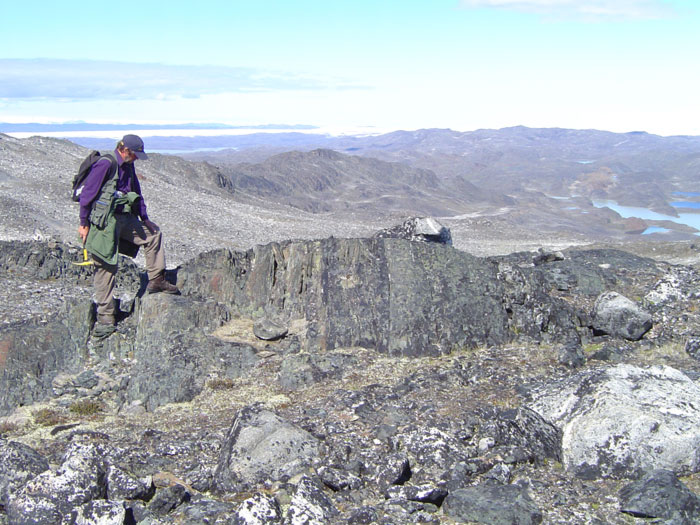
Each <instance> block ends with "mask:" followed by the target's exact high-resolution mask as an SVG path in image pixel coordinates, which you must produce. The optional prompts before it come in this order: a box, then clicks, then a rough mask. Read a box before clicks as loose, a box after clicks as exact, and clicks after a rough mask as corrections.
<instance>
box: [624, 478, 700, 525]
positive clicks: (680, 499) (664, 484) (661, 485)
mask: <svg viewBox="0 0 700 525" xmlns="http://www.w3.org/2000/svg"><path fill="white" fill-rule="evenodd" d="M620 510H621V511H622V512H624V513H626V514H630V515H632V516H635V517H638V518H666V519H672V518H673V519H676V520H679V523H698V522H700V498H698V496H697V495H696V494H694V493H693V492H692V491H691V490H690V489H688V487H687V486H685V484H683V483H682V482H681V481H680V480H679V479H678V478H677V477H676V475H675V474H674V473H673V472H672V471H670V470H655V471H653V472H650V473H649V474H647V475H646V476H644V477H643V478H641V479H640V480H638V481H634V482H632V483H630V484H629V485H626V486H624V487H622V489H621V490H620Z"/></svg>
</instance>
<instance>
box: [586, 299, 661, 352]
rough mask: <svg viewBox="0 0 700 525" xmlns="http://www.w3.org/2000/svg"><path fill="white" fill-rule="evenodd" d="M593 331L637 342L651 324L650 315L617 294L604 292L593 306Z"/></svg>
mask: <svg viewBox="0 0 700 525" xmlns="http://www.w3.org/2000/svg"><path fill="white" fill-rule="evenodd" d="M592 317H593V329H594V330H595V331H596V332H599V333H603V334H609V335H612V336H616V337H624V338H625V339H629V340H630V341H638V340H639V339H641V338H642V337H643V336H644V334H645V333H647V332H648V331H649V330H650V329H651V327H652V325H653V323H652V320H651V314H649V313H648V312H645V311H644V310H642V309H641V308H640V307H639V306H638V305H637V304H636V303H634V302H632V301H630V300H629V299H627V298H626V297H624V296H622V295H620V294H619V293H617V292H606V293H604V294H602V295H600V296H599V297H598V299H596V302H595V305H594V306H593V314H592Z"/></svg>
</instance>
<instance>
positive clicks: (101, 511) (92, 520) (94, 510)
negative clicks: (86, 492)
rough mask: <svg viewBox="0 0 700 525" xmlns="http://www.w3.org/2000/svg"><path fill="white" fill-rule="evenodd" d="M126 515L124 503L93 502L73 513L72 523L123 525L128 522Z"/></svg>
mask: <svg viewBox="0 0 700 525" xmlns="http://www.w3.org/2000/svg"><path fill="white" fill-rule="evenodd" d="M126 513H127V511H126V508H124V505H123V503H122V502H119V501H106V500H92V501H88V502H87V503H85V504H83V505H81V506H80V507H78V508H77V509H75V510H74V511H73V512H72V513H71V520H72V521H71V523H74V524H75V525H96V524H98V525H123V524H124V523H125V522H126Z"/></svg>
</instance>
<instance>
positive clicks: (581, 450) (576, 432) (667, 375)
mask: <svg viewBox="0 0 700 525" xmlns="http://www.w3.org/2000/svg"><path fill="white" fill-rule="evenodd" d="M535 397H536V399H535V402H534V403H533V405H532V408H533V409H534V410H535V411H537V412H539V413H540V414H541V415H542V416H543V417H544V418H545V419H548V420H549V421H552V422H553V423H555V424H556V425H557V426H558V427H559V428H561V430H562V455H563V462H564V464H565V466H566V468H567V469H569V470H571V471H573V472H574V473H575V474H576V475H577V476H580V477H582V478H585V479H595V478H598V477H614V478H637V477H639V476H641V475H643V474H644V473H645V472H649V471H651V470H655V469H668V470H672V471H674V472H678V473H691V472H697V471H698V470H700V457H699V456H698V454H697V451H698V449H699V448H700V434H698V432H697V429H698V427H699V426H700V407H699V406H698V403H697V400H698V399H700V387H698V385H697V384H696V383H694V382H693V381H692V380H691V379H689V378H688V377H687V376H686V375H684V374H683V373H681V372H679V371H678V370H674V369H672V368H669V367H651V368H648V369H645V368H639V367H635V366H631V365H617V366H615V367H611V368H605V369H593V370H587V371H584V372H581V373H578V374H576V375H575V376H572V377H571V378H568V379H567V380H566V381H564V382H563V383H561V384H552V385H549V386H548V387H546V388H545V389H544V390H543V391H542V392H539V393H537V394H536V395H535Z"/></svg>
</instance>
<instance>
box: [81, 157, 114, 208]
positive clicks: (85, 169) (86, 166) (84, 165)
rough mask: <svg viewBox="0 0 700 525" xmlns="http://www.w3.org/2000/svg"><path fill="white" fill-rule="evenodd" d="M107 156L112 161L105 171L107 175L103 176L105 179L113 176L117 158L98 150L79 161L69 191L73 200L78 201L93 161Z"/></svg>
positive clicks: (93, 163)
mask: <svg viewBox="0 0 700 525" xmlns="http://www.w3.org/2000/svg"><path fill="white" fill-rule="evenodd" d="M104 158H107V159H109V161H110V162H111V163H112V165H111V166H110V167H109V171H108V172H107V176H106V177H105V180H109V179H110V178H112V177H113V176H114V174H115V173H116V171H117V159H115V158H114V157H113V156H112V155H110V154H106V155H100V152H99V151H94V150H93V151H91V152H90V154H89V155H88V156H87V157H85V159H84V160H83V162H81V163H80V167H79V168H78V173H76V174H75V177H73V191H72V193H71V198H72V199H73V200H74V201H75V202H80V194H81V193H82V191H83V187H84V184H83V182H84V181H85V177H87V176H88V174H89V173H90V170H91V169H92V167H93V166H94V165H95V163H96V162H97V161H98V160H100V159H104Z"/></svg>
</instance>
